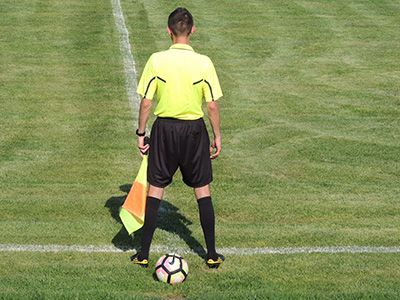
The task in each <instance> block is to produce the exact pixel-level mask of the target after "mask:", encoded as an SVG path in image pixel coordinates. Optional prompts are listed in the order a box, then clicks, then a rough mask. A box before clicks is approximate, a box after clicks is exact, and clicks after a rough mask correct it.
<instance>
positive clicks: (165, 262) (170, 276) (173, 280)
mask: <svg viewBox="0 0 400 300" xmlns="http://www.w3.org/2000/svg"><path fill="white" fill-rule="evenodd" d="M188 272H189V266H188V263H187V262H186V260H185V259H184V258H183V257H182V256H180V255H179V254H175V253H173V254H165V255H163V256H161V257H160V258H159V260H158V261H157V263H156V274H157V278H158V279H159V280H160V281H162V282H167V283H170V284H178V283H181V282H183V281H184V280H185V279H186V276H187V274H188Z"/></svg>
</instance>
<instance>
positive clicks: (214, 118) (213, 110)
mask: <svg viewBox="0 0 400 300" xmlns="http://www.w3.org/2000/svg"><path fill="white" fill-rule="evenodd" d="M207 112H208V117H209V119H210V123H211V127H212V131H213V133H214V139H213V140H212V142H211V149H210V158H211V159H214V158H217V157H218V156H219V154H220V152H221V130H220V117H219V105H218V102H217V101H211V102H207ZM214 150H215V153H214V154H213V152H214Z"/></svg>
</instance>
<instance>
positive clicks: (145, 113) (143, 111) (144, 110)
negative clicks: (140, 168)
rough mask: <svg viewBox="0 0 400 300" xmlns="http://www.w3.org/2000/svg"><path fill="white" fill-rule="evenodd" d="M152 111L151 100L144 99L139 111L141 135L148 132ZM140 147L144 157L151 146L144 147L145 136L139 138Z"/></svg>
mask: <svg viewBox="0 0 400 300" xmlns="http://www.w3.org/2000/svg"><path fill="white" fill-rule="evenodd" d="M150 109H151V100H149V99H146V98H143V99H142V101H141V102H140V110H139V126H138V131H139V132H140V133H142V132H145V131H146V124H147V120H148V119H149V116H150ZM138 147H139V149H140V152H141V154H142V155H143V153H145V152H146V151H147V150H148V149H149V145H144V136H139V137H138Z"/></svg>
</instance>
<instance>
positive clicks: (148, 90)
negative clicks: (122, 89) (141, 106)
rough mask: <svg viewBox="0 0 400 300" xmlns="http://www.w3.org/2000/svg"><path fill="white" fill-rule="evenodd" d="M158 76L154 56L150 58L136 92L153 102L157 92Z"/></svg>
mask: <svg viewBox="0 0 400 300" xmlns="http://www.w3.org/2000/svg"><path fill="white" fill-rule="evenodd" d="M156 79H157V74H156V71H155V69H154V54H153V55H152V56H150V58H149V60H148V61H147V63H146V66H145V67H144V70H143V73H142V77H141V78H140V81H139V84H138V87H137V90H136V92H137V93H138V94H140V95H141V96H142V98H146V99H149V100H152V99H153V97H154V94H155V92H156V90H157V80H156Z"/></svg>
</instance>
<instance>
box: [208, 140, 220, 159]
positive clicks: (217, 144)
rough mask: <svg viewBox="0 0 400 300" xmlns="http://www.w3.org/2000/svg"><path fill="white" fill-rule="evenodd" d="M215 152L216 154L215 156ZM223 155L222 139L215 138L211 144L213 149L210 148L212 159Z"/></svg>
mask: <svg viewBox="0 0 400 300" xmlns="http://www.w3.org/2000/svg"><path fill="white" fill-rule="evenodd" d="M214 150H215V153H214V154H213V152H214ZM220 153H221V138H219V139H216V138H214V139H213V141H212V142H211V148H210V158H211V159H214V158H217V157H218V156H219V154H220Z"/></svg>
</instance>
